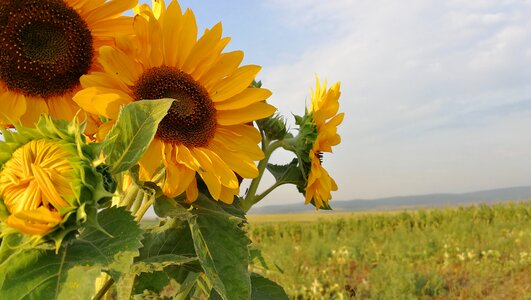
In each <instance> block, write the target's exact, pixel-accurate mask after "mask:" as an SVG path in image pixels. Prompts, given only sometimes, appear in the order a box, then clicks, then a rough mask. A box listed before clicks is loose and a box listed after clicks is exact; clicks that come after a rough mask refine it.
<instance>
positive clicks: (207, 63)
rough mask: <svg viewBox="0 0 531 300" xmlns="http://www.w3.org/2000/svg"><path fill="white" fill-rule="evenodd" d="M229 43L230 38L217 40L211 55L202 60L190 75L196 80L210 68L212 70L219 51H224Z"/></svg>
mask: <svg viewBox="0 0 531 300" xmlns="http://www.w3.org/2000/svg"><path fill="white" fill-rule="evenodd" d="M229 42H230V38H228V37H225V38H222V39H221V40H219V41H218V43H217V44H216V45H215V46H214V48H213V49H212V54H211V55H209V56H207V57H206V58H205V59H203V60H202V61H201V63H200V64H198V65H197V67H196V68H195V70H194V71H193V72H192V73H191V75H192V77H193V78H194V79H196V80H198V79H199V78H200V77H201V76H202V75H203V74H205V73H207V72H208V71H209V70H210V68H212V66H213V65H214V64H215V63H216V62H217V60H218V59H219V56H220V55H221V51H223V49H225V47H226V46H227V45H228V44H229Z"/></svg>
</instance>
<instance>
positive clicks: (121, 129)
mask: <svg viewBox="0 0 531 300" xmlns="http://www.w3.org/2000/svg"><path fill="white" fill-rule="evenodd" d="M172 103H173V100H172V99H161V100H156V101H154V100H143V101H135V102H133V103H130V104H128V105H126V106H124V107H123V108H122V110H121V111H120V115H119V117H118V120H117V122H116V124H115V125H114V127H113V128H112V129H111V131H110V132H109V134H108V135H107V138H106V139H105V141H104V142H103V153H104V154H105V156H106V161H107V164H108V165H110V166H111V172H112V173H114V174H115V173H119V172H122V171H125V170H128V169H129V168H131V167H132V166H133V165H134V164H135V163H136V162H137V161H138V160H139V159H140V158H141V157H142V155H143V154H144V152H145V151H146V150H147V148H148V147H149V144H150V143H151V141H152V140H153V138H154V137H155V133H157V128H158V125H159V123H160V121H161V120H162V119H163V118H164V117H165V116H166V113H167V112H168V110H169V109H170V107H171V104H172Z"/></svg>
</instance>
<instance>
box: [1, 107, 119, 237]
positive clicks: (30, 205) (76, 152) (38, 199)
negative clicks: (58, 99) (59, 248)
mask: <svg viewBox="0 0 531 300" xmlns="http://www.w3.org/2000/svg"><path fill="white" fill-rule="evenodd" d="M83 126H84V125H79V124H78V123H77V121H73V122H72V123H70V124H68V123H66V122H65V121H52V120H51V118H50V117H41V119H40V120H39V122H38V124H37V127H36V128H26V127H22V126H17V127H16V132H14V131H9V130H3V131H2V133H3V136H4V139H5V141H3V142H0V206H2V208H3V209H1V211H2V212H3V213H0V217H1V220H2V227H1V229H2V232H1V234H2V235H6V234H9V233H12V232H19V233H23V234H25V235H28V236H31V237H32V238H34V239H35V240H41V239H42V238H43V237H45V236H46V237H48V238H50V239H51V240H55V242H56V245H59V244H60V243H61V241H62V239H63V238H64V237H65V236H66V235H67V234H68V233H69V232H72V231H74V230H76V229H77V228H78V227H79V225H81V224H82V223H84V222H86V221H87V218H88V215H89V214H91V212H93V211H94V210H95V207H96V204H97V203H98V201H100V200H101V199H104V198H106V197H110V196H111V193H110V192H111V191H107V190H106V189H105V181H104V176H103V175H102V173H104V172H98V171H99V170H98V168H96V167H94V166H93V162H94V160H95V157H96V153H97V151H96V150H97V149H94V146H93V145H94V144H92V145H88V144H86V143H85V142H84V138H83V136H82V135H81V133H82V132H83V130H84V128H83ZM99 169H101V167H100V168H99Z"/></svg>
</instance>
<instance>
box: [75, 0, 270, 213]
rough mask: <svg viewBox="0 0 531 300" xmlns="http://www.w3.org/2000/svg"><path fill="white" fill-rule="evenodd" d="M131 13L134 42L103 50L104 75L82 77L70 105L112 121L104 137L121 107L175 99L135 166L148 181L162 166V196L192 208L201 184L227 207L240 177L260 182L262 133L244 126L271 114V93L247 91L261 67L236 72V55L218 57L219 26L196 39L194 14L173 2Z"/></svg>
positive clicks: (239, 56)
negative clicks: (178, 199) (179, 199)
mask: <svg viewBox="0 0 531 300" xmlns="http://www.w3.org/2000/svg"><path fill="white" fill-rule="evenodd" d="M135 13H136V16H135V21H134V25H133V27H134V31H135V36H134V37H130V36H129V37H125V36H124V37H122V38H119V39H118V40H117V47H116V48H112V47H106V46H104V47H101V48H100V50H99V60H98V61H99V63H100V64H101V65H102V66H103V72H94V73H89V74H88V75H84V76H83V77H82V78H81V85H82V88H83V89H82V90H81V91H80V92H78V93H77V94H76V95H75V97H74V100H75V101H76V102H77V103H78V104H79V106H81V107H82V108H83V109H84V110H86V111H89V112H90V113H93V114H95V115H99V116H103V117H104V118H105V119H107V120H110V121H109V122H107V123H104V124H103V125H102V126H100V128H99V135H100V137H101V138H102V137H104V136H105V135H106V134H107V133H108V131H109V130H110V128H112V126H113V124H114V123H115V121H116V120H117V117H118V113H119V110H120V106H121V105H123V104H127V103H130V102H133V101H139V100H152V101H157V100H158V99H163V98H172V99H175V101H174V103H173V104H172V106H171V108H170V110H169V111H168V113H167V115H166V116H165V117H164V118H163V120H162V121H161V123H160V124H159V126H158V129H157V133H156V135H155V139H154V141H153V142H152V143H151V145H150V147H149V149H148V150H147V151H146V153H145V154H144V156H143V157H142V158H141V160H140V161H139V165H140V177H141V179H142V180H147V181H149V180H151V178H152V177H153V176H154V173H155V172H156V170H158V169H159V167H160V166H161V165H163V166H164V167H165V170H166V173H165V174H166V175H165V178H164V180H163V181H162V182H161V183H160V185H161V187H162V190H163V192H164V194H165V195H166V196H169V197H175V196H177V195H181V194H183V193H185V195H186V199H187V201H188V202H192V201H194V200H195V199H196V198H197V196H198V184H197V180H198V179H201V180H202V181H204V183H205V185H206V187H207V189H208V193H210V195H211V196H212V198H213V199H215V200H221V201H223V202H225V203H232V201H233V199H234V196H235V195H237V194H238V193H239V181H238V177H237V175H239V176H241V177H243V178H254V177H256V176H258V169H257V167H256V165H255V161H256V160H260V159H262V158H263V157H264V154H263V153H262V151H261V149H260V148H259V147H258V143H259V142H260V140H261V135H260V133H259V132H258V130H257V129H256V128H254V127H253V126H252V125H249V123H251V122H253V121H255V120H259V119H262V118H265V117H268V116H271V115H272V114H273V113H274V112H275V108H274V107H272V106H271V105H269V104H267V103H266V102H265V100H266V99H267V98H268V97H269V96H270V95H271V92H270V91H269V90H267V89H263V88H259V87H252V86H251V85H252V83H253V81H254V79H255V76H256V74H257V73H258V72H259V70H260V67H259V66H255V65H246V66H240V64H241V62H242V59H243V52H241V51H232V52H223V50H224V48H225V47H226V46H227V44H228V43H229V40H230V39H229V38H226V37H222V26H221V23H218V24H216V25H215V26H214V27H212V28H210V29H207V30H205V32H204V33H203V35H202V36H200V37H199V38H198V29H197V24H196V20H195V16H194V14H193V12H192V11H191V10H189V9H187V10H186V11H184V12H183V11H182V10H181V7H180V5H179V3H178V2H177V1H171V3H169V5H168V6H166V5H165V3H164V1H153V9H152V8H150V7H149V6H147V5H142V6H139V7H137V8H136V9H135ZM196 175H197V176H196Z"/></svg>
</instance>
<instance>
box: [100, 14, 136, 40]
mask: <svg viewBox="0 0 531 300" xmlns="http://www.w3.org/2000/svg"><path fill="white" fill-rule="evenodd" d="M90 31H91V32H92V34H95V35H100V36H105V35H108V34H109V32H120V34H133V18H131V17H119V18H116V19H106V20H102V21H99V22H96V23H94V24H92V26H91V28H90Z"/></svg>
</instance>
